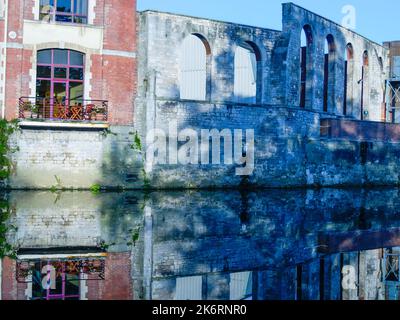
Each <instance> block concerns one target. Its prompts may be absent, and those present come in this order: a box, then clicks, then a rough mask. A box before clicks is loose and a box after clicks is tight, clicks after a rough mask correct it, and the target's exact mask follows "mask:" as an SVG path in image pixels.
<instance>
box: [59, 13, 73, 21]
mask: <svg viewBox="0 0 400 320" xmlns="http://www.w3.org/2000/svg"><path fill="white" fill-rule="evenodd" d="M56 21H58V22H72V16H63V15H59V14H57V15H56Z"/></svg>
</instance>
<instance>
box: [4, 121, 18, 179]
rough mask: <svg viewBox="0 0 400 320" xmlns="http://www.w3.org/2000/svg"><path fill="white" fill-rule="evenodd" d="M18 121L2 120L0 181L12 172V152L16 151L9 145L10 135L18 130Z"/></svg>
mask: <svg viewBox="0 0 400 320" xmlns="http://www.w3.org/2000/svg"><path fill="white" fill-rule="evenodd" d="M16 127H17V126H16V122H8V121H6V120H0V182H1V181H2V180H5V179H7V178H8V177H9V176H10V174H11V168H12V163H11V160H10V153H12V152H14V151H15V150H12V149H11V148H10V145H9V139H10V136H11V135H12V134H13V133H14V132H15V130H16Z"/></svg>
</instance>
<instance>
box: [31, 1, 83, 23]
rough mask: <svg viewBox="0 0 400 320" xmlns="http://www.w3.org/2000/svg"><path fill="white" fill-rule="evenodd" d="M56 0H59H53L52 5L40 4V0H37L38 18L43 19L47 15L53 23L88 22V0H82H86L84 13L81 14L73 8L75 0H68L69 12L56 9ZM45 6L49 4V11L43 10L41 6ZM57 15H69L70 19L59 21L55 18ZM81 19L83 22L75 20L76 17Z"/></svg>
mask: <svg viewBox="0 0 400 320" xmlns="http://www.w3.org/2000/svg"><path fill="white" fill-rule="evenodd" d="M57 1H59V0H53V2H54V5H50V4H49V5H44V4H42V0H39V20H40V21H44V20H45V17H46V16H49V17H50V19H49V21H51V22H55V23H68V24H88V23H89V12H88V8H89V0H82V1H86V13H85V14H81V13H77V12H76V10H75V0H68V1H69V2H70V4H71V12H62V11H57ZM46 6H49V9H50V10H49V11H48V12H46V11H43V7H44V8H45V7H46ZM57 17H70V18H71V21H59V20H57ZM77 18H78V19H81V20H82V21H84V22H79V21H76V19H77Z"/></svg>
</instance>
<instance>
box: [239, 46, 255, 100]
mask: <svg viewBox="0 0 400 320" xmlns="http://www.w3.org/2000/svg"><path fill="white" fill-rule="evenodd" d="M234 77H235V84H234V95H235V100H236V101H237V102H241V103H256V96H257V57H256V53H255V52H254V50H253V48H252V47H251V46H250V45H242V46H238V47H237V48H236V52H235V75H234Z"/></svg>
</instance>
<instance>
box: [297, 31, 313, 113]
mask: <svg viewBox="0 0 400 320" xmlns="http://www.w3.org/2000/svg"><path fill="white" fill-rule="evenodd" d="M312 42H313V35H312V30H311V27H310V26H309V25H305V26H304V27H303V29H302V31H301V49H300V107H301V108H305V107H306V104H307V92H309V90H310V86H311V79H309V78H310V76H309V71H310V70H309V69H310V68H311V46H312Z"/></svg>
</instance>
